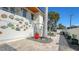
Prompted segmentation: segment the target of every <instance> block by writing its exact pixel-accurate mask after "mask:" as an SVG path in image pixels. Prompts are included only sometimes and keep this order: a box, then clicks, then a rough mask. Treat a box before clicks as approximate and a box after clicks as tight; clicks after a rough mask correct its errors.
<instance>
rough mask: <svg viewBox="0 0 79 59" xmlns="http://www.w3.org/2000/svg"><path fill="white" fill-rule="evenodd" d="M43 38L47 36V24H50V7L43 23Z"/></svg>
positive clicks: (46, 10) (46, 11)
mask: <svg viewBox="0 0 79 59" xmlns="http://www.w3.org/2000/svg"><path fill="white" fill-rule="evenodd" d="M43 22H44V23H43V37H46V36H47V27H48V25H47V22H48V7H46V9H45V16H44V21H43Z"/></svg>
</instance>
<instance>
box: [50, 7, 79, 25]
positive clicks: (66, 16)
mask: <svg viewBox="0 0 79 59" xmlns="http://www.w3.org/2000/svg"><path fill="white" fill-rule="evenodd" d="M48 10H49V12H50V11H56V12H58V13H59V14H60V19H59V21H58V24H59V23H62V24H63V25H65V26H69V25H70V15H71V14H72V15H73V16H72V25H79V7H49V9H48Z"/></svg>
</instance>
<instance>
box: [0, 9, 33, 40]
mask: <svg viewBox="0 0 79 59" xmlns="http://www.w3.org/2000/svg"><path fill="white" fill-rule="evenodd" d="M32 36H33V27H32V25H31V24H30V22H29V19H27V18H24V17H21V16H18V15H14V14H12V13H9V12H6V11H3V10H0V40H11V39H15V38H19V37H25V38H27V37H32Z"/></svg>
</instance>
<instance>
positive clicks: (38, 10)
mask: <svg viewBox="0 0 79 59" xmlns="http://www.w3.org/2000/svg"><path fill="white" fill-rule="evenodd" d="M26 8H28V9H29V10H30V11H32V12H33V13H38V12H40V13H41V14H43V15H44V13H43V12H42V11H41V10H40V9H39V8H38V7H26Z"/></svg>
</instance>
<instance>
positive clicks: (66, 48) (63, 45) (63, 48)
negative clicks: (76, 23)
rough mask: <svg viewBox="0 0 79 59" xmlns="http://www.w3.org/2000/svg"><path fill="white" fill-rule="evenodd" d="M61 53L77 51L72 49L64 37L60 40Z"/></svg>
mask: <svg viewBox="0 0 79 59" xmlns="http://www.w3.org/2000/svg"><path fill="white" fill-rule="evenodd" d="M59 51H75V50H74V49H72V48H70V47H69V45H68V43H67V41H66V39H65V38H64V36H62V35H61V36H60V40H59Z"/></svg>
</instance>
